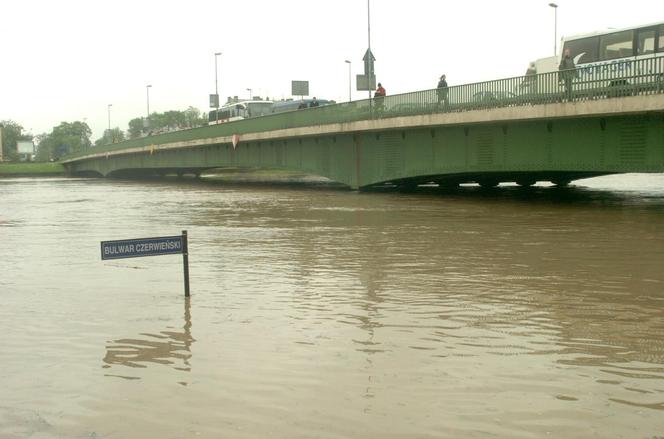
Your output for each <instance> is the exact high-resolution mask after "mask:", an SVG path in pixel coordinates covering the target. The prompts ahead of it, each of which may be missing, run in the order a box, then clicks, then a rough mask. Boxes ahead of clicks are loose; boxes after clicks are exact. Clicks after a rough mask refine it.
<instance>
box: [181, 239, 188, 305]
mask: <svg viewBox="0 0 664 439" xmlns="http://www.w3.org/2000/svg"><path fill="white" fill-rule="evenodd" d="M182 265H183V266H184V297H189V242H188V240H187V231H186V230H183V231H182Z"/></svg>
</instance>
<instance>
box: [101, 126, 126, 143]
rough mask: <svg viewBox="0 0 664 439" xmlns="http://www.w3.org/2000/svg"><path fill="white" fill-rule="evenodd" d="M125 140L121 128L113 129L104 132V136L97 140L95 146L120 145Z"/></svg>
mask: <svg viewBox="0 0 664 439" xmlns="http://www.w3.org/2000/svg"><path fill="white" fill-rule="evenodd" d="M123 140H125V134H124V131H122V130H121V129H120V128H111V129H110V130H104V135H103V136H102V137H101V138H99V139H97V140H95V146H102V145H108V144H110V143H118V142H122V141H123Z"/></svg>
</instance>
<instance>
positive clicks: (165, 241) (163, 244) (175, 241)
mask: <svg viewBox="0 0 664 439" xmlns="http://www.w3.org/2000/svg"><path fill="white" fill-rule="evenodd" d="M180 253H182V265H184V295H185V297H189V244H188V240H187V231H186V230H183V231H182V235H176V236H160V237H155V238H138V239H121V240H116V241H102V242H101V259H102V260H107V259H124V258H140V257H143V256H160V255H175V254H180Z"/></svg>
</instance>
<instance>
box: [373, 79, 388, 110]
mask: <svg viewBox="0 0 664 439" xmlns="http://www.w3.org/2000/svg"><path fill="white" fill-rule="evenodd" d="M386 94H387V93H386V92H385V89H384V88H383V85H382V84H381V83H380V82H379V83H378V88H376V91H375V92H374V101H375V102H376V111H383V109H384V108H385V95H386Z"/></svg>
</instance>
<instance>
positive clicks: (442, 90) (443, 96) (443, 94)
mask: <svg viewBox="0 0 664 439" xmlns="http://www.w3.org/2000/svg"><path fill="white" fill-rule="evenodd" d="M437 92H438V108H440V107H443V108H447V104H448V98H447V97H448V94H449V89H448V88H447V80H446V79H445V75H442V76H441V77H440V80H439V81H438V87H437Z"/></svg>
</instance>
